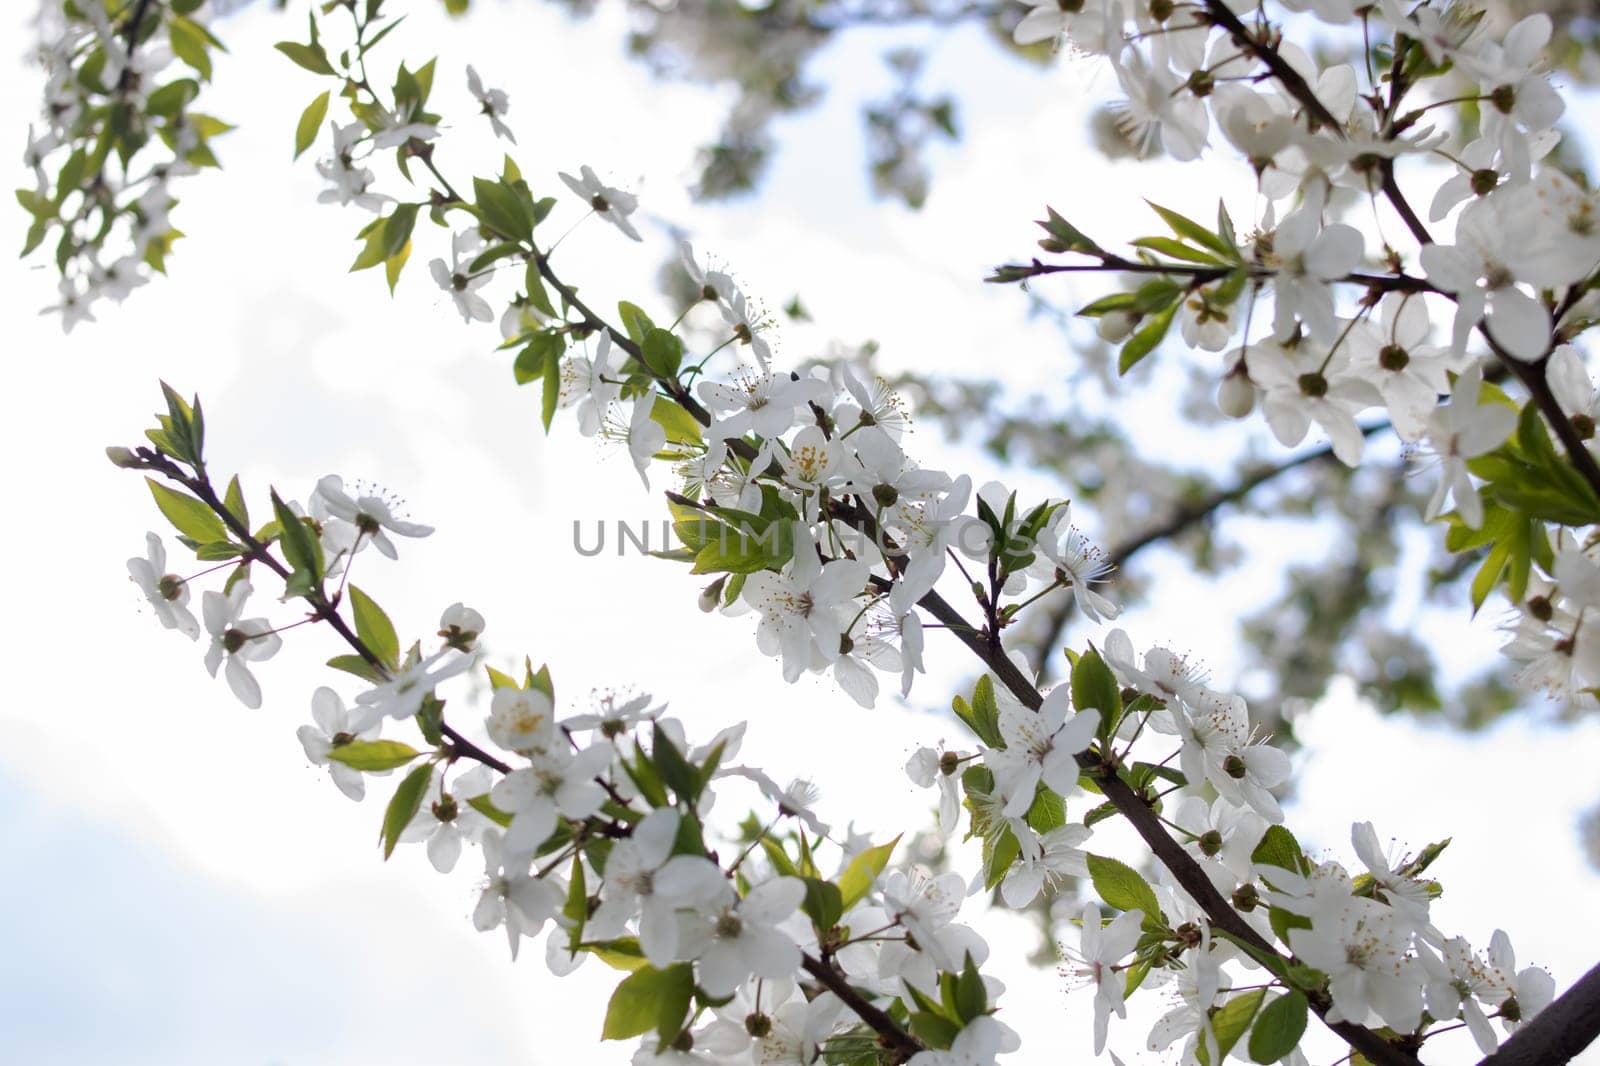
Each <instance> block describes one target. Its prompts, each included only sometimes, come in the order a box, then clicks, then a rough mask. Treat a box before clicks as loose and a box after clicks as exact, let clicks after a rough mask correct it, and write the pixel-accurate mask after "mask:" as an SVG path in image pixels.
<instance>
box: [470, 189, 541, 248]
mask: <svg viewBox="0 0 1600 1066" xmlns="http://www.w3.org/2000/svg"><path fill="white" fill-rule="evenodd" d="M472 191H473V194H474V196H475V197H476V199H477V205H478V218H479V220H480V221H481V222H482V223H483V224H484V225H485V226H487V227H488V228H490V229H491V230H493V231H495V232H496V233H498V234H500V235H501V236H502V237H504V238H507V239H509V240H513V241H522V242H527V241H531V240H533V215H532V214H531V213H529V211H528V209H527V207H526V205H524V204H523V202H522V197H520V196H518V195H517V192H516V190H515V189H513V188H511V187H510V186H509V185H506V184H504V183H503V182H498V181H490V180H488V179H486V178H473V179H472Z"/></svg>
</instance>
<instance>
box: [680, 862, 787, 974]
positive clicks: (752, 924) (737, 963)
mask: <svg viewBox="0 0 1600 1066" xmlns="http://www.w3.org/2000/svg"><path fill="white" fill-rule="evenodd" d="M805 894H806V885H805V882H804V881H802V880H800V879H799V878H797V877H776V878H773V879H772V880H770V881H764V882H762V883H761V884H759V885H756V886H755V887H754V888H752V889H751V890H750V891H749V892H748V893H746V894H745V896H744V898H743V899H740V900H737V901H735V902H732V903H725V904H723V905H721V906H720V907H717V908H704V907H702V908H700V909H698V910H696V911H695V912H694V913H692V914H690V915H689V916H688V918H687V920H686V921H685V922H684V931H683V934H682V935H683V941H682V951H683V953H684V954H685V955H688V956H690V957H691V958H694V959H695V960H696V964H697V965H696V976H697V978H698V980H699V983H700V987H702V988H704V989H705V990H706V991H707V992H709V993H710V994H711V995H712V996H715V997H718V998H720V997H722V996H727V995H731V994H732V993H733V991H734V990H735V989H736V988H738V987H739V986H740V985H742V984H744V982H745V981H747V980H749V978H750V977H751V976H755V977H761V978H766V979H768V980H781V979H784V978H789V977H793V976H794V975H795V974H796V973H797V972H798V971H799V969H800V948H799V946H798V945H797V944H795V942H794V941H793V940H792V939H791V938H790V937H789V936H787V935H786V934H784V933H783V932H781V931H780V930H779V929H778V928H777V926H778V924H779V923H780V922H783V921H784V920H785V919H787V918H788V917H789V916H790V915H792V914H794V913H795V911H796V910H798V909H799V907H800V901H801V900H803V899H804V898H805Z"/></svg>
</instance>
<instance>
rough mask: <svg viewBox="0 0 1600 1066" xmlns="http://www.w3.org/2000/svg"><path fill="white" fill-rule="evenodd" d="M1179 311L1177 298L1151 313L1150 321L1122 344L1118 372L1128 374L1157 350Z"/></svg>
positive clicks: (1118, 358)
mask: <svg viewBox="0 0 1600 1066" xmlns="http://www.w3.org/2000/svg"><path fill="white" fill-rule="evenodd" d="M1177 313H1178V302H1177V301H1176V300H1175V301H1173V302H1172V303H1170V304H1168V305H1167V306H1166V308H1165V309H1163V310H1161V311H1157V312H1156V313H1155V314H1153V315H1151V316H1150V319H1149V321H1147V322H1145V323H1144V324H1143V325H1141V326H1140V327H1139V328H1138V329H1136V330H1134V331H1133V336H1131V337H1129V338H1128V341H1127V343H1126V344H1124V345H1123V346H1122V354H1121V355H1119V356H1118V357H1117V373H1118V374H1126V373H1127V372H1128V371H1130V370H1132V369H1133V368H1134V367H1135V366H1136V365H1137V364H1138V363H1139V361H1140V360H1141V359H1143V358H1144V357H1145V356H1147V355H1149V354H1150V353H1151V352H1153V351H1155V350H1156V345H1158V344H1160V343H1161V341H1162V339H1163V338H1165V337H1166V335H1167V330H1168V329H1169V328H1171V326H1172V319H1173V317H1174V316H1175V315H1177Z"/></svg>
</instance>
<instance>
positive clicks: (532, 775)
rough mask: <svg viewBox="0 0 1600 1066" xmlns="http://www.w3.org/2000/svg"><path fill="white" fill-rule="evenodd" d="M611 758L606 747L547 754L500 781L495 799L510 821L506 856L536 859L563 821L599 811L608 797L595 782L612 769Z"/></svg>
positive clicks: (598, 744)
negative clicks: (535, 853) (535, 850)
mask: <svg viewBox="0 0 1600 1066" xmlns="http://www.w3.org/2000/svg"><path fill="white" fill-rule="evenodd" d="M611 755H612V752H611V745H610V744H608V743H606V742H605V741H597V742H595V743H594V744H591V745H590V746H589V747H587V748H584V749H583V750H581V751H579V752H576V753H572V752H569V751H567V750H565V749H563V748H560V747H550V748H545V749H542V750H540V751H536V752H534V753H533V754H532V755H531V756H530V762H531V763H532V765H530V766H525V767H523V768H521V769H518V770H512V771H511V772H510V773H509V774H507V775H506V776H505V777H502V778H501V779H500V780H499V781H496V782H495V785H494V788H493V790H492V791H491V793H490V798H491V799H492V800H493V801H494V805H495V806H496V807H499V808H500V809H501V810H503V811H505V812H506V813H507V814H509V815H511V824H510V825H509V826H508V827H507V828H506V837H505V845H506V850H507V851H508V852H510V853H513V854H518V855H521V854H532V853H533V851H534V849H535V848H537V847H538V846H539V845H540V844H543V843H544V842H545V841H546V840H548V839H549V837H550V834H551V833H553V832H555V829H556V822H557V819H558V817H566V818H572V819H578V820H581V819H584V818H587V817H589V816H590V815H591V814H593V813H595V812H596V811H598V810H599V809H600V805H601V804H602V803H604V802H605V799H606V794H605V790H604V789H602V788H601V787H600V785H599V783H598V782H596V781H595V779H594V778H595V775H596V774H598V773H600V772H602V771H603V770H605V768H606V767H607V766H609V765H610V763H611Z"/></svg>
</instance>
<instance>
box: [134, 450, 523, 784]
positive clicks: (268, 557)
mask: <svg viewBox="0 0 1600 1066" xmlns="http://www.w3.org/2000/svg"><path fill="white" fill-rule="evenodd" d="M135 454H137V455H138V456H139V457H140V458H141V459H142V460H144V464H145V466H146V467H148V468H149V469H151V470H156V471H159V472H160V473H162V474H164V475H166V476H167V477H168V478H170V479H171V480H173V481H176V482H178V484H180V485H182V486H183V487H184V488H186V489H188V490H189V491H190V492H192V493H194V494H195V496H196V497H197V498H198V499H199V500H200V502H201V503H203V504H205V505H206V506H207V507H209V508H211V510H212V511H214V512H215V513H216V515H217V517H218V518H220V519H222V521H223V523H224V524H225V525H226V526H227V527H228V529H229V530H230V531H232V533H233V535H234V536H235V537H237V538H239V543H240V545H242V546H243V547H244V549H245V553H246V556H247V558H249V559H251V560H253V561H256V562H259V563H261V564H262V565H263V566H265V567H266V568H267V569H269V570H271V571H272V572H273V573H274V574H276V575H278V577H280V578H282V579H283V580H284V581H288V580H289V577H290V572H289V568H288V567H286V566H284V565H283V564H282V563H280V562H279V561H278V560H277V559H276V558H275V557H274V556H273V554H272V553H271V552H270V551H268V550H267V546H266V545H265V544H263V543H261V542H260V541H259V540H257V539H256V538H255V535H254V534H253V533H251V532H250V529H249V527H247V526H246V525H245V524H244V523H243V522H241V521H239V519H238V517H237V516H235V515H234V513H233V512H232V511H231V510H229V509H228V506H227V504H225V503H224V502H223V501H222V500H221V499H220V498H219V497H218V496H217V493H216V490H215V489H214V488H212V486H211V479H210V478H208V477H206V476H205V475H204V474H203V473H201V474H198V475H196V476H194V477H190V476H189V475H187V474H185V473H184V472H183V471H182V470H181V469H179V468H178V465H177V464H176V463H174V462H172V460H170V459H168V458H166V457H165V456H163V455H160V454H158V453H157V452H155V451H153V450H151V449H149V448H139V449H137V450H136V452H135ZM346 565H348V564H346ZM305 601H306V603H308V604H310V605H311V612H312V615H313V616H314V617H315V618H317V619H318V620H320V621H323V622H327V623H328V625H329V627H330V628H332V629H333V631H334V632H335V633H337V634H339V636H340V637H342V638H343V639H344V642H345V643H346V644H348V645H350V647H351V648H352V649H353V650H354V651H355V653H356V654H357V655H359V656H361V658H362V660H363V661H364V662H366V664H367V665H368V666H370V667H372V668H373V670H375V671H377V673H378V674H379V675H380V676H382V677H383V678H385V679H388V678H390V677H391V676H392V675H391V673H390V671H389V667H388V666H387V665H386V664H385V663H384V661H383V659H382V658H381V657H380V656H379V655H378V653H377V652H375V651H373V650H372V649H371V648H370V647H368V646H367V642H366V641H364V640H362V639H361V638H360V637H359V636H358V635H357V634H356V632H355V631H354V630H353V629H351V628H350V624H349V623H348V622H346V621H345V620H344V618H343V616H341V615H340V614H339V609H338V608H337V607H335V606H334V605H333V604H332V603H330V602H329V601H328V598H327V597H326V596H325V595H323V593H322V590H321V589H313V590H312V591H311V592H309V593H307V594H306V596H305ZM439 732H440V733H441V734H442V735H443V736H445V737H447V738H449V740H450V744H451V749H452V750H453V751H454V752H455V755H456V756H462V755H464V756H466V757H467V758H469V759H473V760H475V761H477V762H480V763H483V764H484V765H485V766H488V767H491V768H493V769H495V770H498V771H499V772H500V773H502V774H509V773H510V772H511V766H510V765H509V764H508V763H505V762H503V761H502V760H500V759H497V758H496V757H495V756H493V755H491V754H489V753H488V752H486V751H484V750H483V749H482V748H480V747H478V745H476V744H474V743H473V742H472V741H470V740H468V739H467V738H466V737H464V736H462V735H461V734H460V733H458V732H456V731H455V730H454V729H453V728H451V727H450V725H449V724H448V723H446V722H444V721H443V720H441V721H440V723H439Z"/></svg>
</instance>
